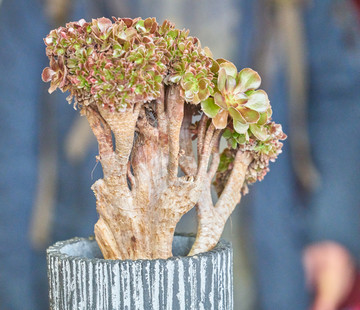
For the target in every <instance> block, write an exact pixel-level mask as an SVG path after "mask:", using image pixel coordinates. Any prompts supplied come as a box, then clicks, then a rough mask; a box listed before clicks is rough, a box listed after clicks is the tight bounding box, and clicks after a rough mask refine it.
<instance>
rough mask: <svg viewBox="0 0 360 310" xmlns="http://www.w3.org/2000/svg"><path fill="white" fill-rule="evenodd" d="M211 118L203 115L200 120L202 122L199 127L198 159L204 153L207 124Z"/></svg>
mask: <svg viewBox="0 0 360 310" xmlns="http://www.w3.org/2000/svg"><path fill="white" fill-rule="evenodd" d="M208 119H209V118H208V117H207V116H206V115H205V114H203V115H202V116H201V119H200V122H199V125H198V138H197V140H198V142H197V154H198V159H199V156H200V153H201V152H202V149H203V144H204V139H205V131H206V123H207V120H208Z"/></svg>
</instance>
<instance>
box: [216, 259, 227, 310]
mask: <svg viewBox="0 0 360 310" xmlns="http://www.w3.org/2000/svg"><path fill="white" fill-rule="evenodd" d="M217 265H218V285H217V286H218V290H219V292H218V300H217V303H218V309H219V310H223V309H224V308H223V305H224V304H223V295H224V286H223V268H222V261H221V252H218V253H217ZM225 310H226V309H225Z"/></svg>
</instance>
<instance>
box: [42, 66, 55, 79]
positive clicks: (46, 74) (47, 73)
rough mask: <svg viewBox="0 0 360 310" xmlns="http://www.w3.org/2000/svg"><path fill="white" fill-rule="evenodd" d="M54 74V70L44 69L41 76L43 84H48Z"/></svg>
mask: <svg viewBox="0 0 360 310" xmlns="http://www.w3.org/2000/svg"><path fill="white" fill-rule="evenodd" d="M54 74H55V71H54V70H52V69H51V68H49V67H46V68H45V69H44V70H43V72H42V74H41V78H42V80H43V81H44V82H50V81H51V79H52V77H53V76H54Z"/></svg>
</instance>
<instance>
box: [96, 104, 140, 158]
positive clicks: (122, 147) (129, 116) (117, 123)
mask: <svg viewBox="0 0 360 310" xmlns="http://www.w3.org/2000/svg"><path fill="white" fill-rule="evenodd" d="M141 107H142V103H136V104H135V105H134V107H133V108H132V107H130V108H127V109H126V110H125V111H123V112H117V111H109V110H108V109H106V108H104V107H101V106H99V111H100V114H101V116H102V117H103V118H104V119H105V121H106V122H107V123H108V125H109V126H110V128H111V130H112V132H113V134H114V137H115V144H116V154H117V156H118V160H119V164H121V165H127V162H128V160H129V156H130V152H131V149H132V146H133V141H134V133H135V125H136V121H137V119H138V115H139V112H140V109H141Z"/></svg>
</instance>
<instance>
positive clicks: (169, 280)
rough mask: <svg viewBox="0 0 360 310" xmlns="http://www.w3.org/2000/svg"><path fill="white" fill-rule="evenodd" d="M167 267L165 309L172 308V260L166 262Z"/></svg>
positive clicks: (170, 309) (169, 309)
mask: <svg viewBox="0 0 360 310" xmlns="http://www.w3.org/2000/svg"><path fill="white" fill-rule="evenodd" d="M166 268H167V294H166V310H172V309H173V299H174V296H173V294H174V290H173V288H174V262H172V261H169V262H168V263H167V264H166Z"/></svg>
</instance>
